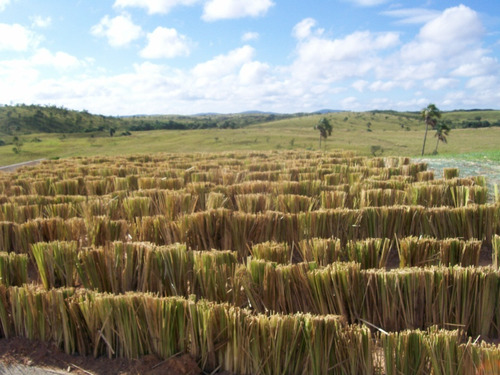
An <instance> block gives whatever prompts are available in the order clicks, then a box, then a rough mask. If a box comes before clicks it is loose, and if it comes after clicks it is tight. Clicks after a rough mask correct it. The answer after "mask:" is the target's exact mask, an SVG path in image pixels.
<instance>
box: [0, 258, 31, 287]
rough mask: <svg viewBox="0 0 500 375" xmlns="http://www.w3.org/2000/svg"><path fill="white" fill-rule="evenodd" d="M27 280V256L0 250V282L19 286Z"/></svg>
mask: <svg viewBox="0 0 500 375" xmlns="http://www.w3.org/2000/svg"><path fill="white" fill-rule="evenodd" d="M27 282H28V256H27V255H26V254H15V253H5V252H0V284H2V285H5V286H21V285H23V284H25V283H27Z"/></svg>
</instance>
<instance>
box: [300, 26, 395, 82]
mask: <svg viewBox="0 0 500 375" xmlns="http://www.w3.org/2000/svg"><path fill="white" fill-rule="evenodd" d="M314 25H315V21H314V20H313V19H306V20H303V21H301V22H300V23H298V24H297V25H296V26H295V27H294V30H293V35H294V36H295V37H297V38H298V39H299V40H298V44H297V47H296V58H295V60H294V62H293V64H292V67H291V69H292V72H293V73H292V74H293V75H294V77H296V79H302V80H327V81H329V82H333V81H338V80H342V79H345V78H348V77H362V76H364V75H365V74H367V73H368V72H369V71H370V70H372V69H373V68H375V67H376V66H377V65H378V64H379V62H380V61H379V58H378V57H377V54H376V52H377V51H382V50H386V49H390V48H393V47H395V46H397V45H398V44H399V35H398V34H397V33H393V32H385V33H372V32H370V31H357V32H354V33H352V34H349V35H347V36H345V37H344V38H337V39H330V38H326V37H321V36H318V33H317V32H315V30H313V27H314Z"/></svg>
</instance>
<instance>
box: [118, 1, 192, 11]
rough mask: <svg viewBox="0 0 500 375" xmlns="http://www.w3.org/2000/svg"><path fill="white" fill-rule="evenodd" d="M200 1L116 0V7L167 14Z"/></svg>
mask: <svg viewBox="0 0 500 375" xmlns="http://www.w3.org/2000/svg"><path fill="white" fill-rule="evenodd" d="M197 2H199V0H116V1H115V3H114V5H113V6H114V7H116V8H126V7H137V8H145V9H146V10H147V12H148V13H149V14H167V13H169V12H170V11H171V10H172V8H174V7H176V6H181V5H183V6H188V5H193V4H195V3H197Z"/></svg>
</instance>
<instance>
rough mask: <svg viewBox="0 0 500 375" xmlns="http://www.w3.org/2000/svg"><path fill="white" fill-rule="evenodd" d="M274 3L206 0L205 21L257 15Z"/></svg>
mask: <svg viewBox="0 0 500 375" xmlns="http://www.w3.org/2000/svg"><path fill="white" fill-rule="evenodd" d="M273 5H274V3H273V2H272V1H271V0H251V1H249V0H208V1H207V2H206V3H205V6H204V9H203V16H202V18H203V19H204V20H205V21H217V20H221V19H233V18H243V17H258V16H263V15H265V14H266V13H267V11H268V10H269V8H271V7H272V6H273Z"/></svg>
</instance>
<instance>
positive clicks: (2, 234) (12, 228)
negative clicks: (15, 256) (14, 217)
mask: <svg viewBox="0 0 500 375" xmlns="http://www.w3.org/2000/svg"><path fill="white" fill-rule="evenodd" d="M20 241H21V239H20V238H19V224H16V223H13V222H10V221H1V222H0V251H5V252H11V251H14V252H16V251H19V250H20V247H21V244H20Z"/></svg>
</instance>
